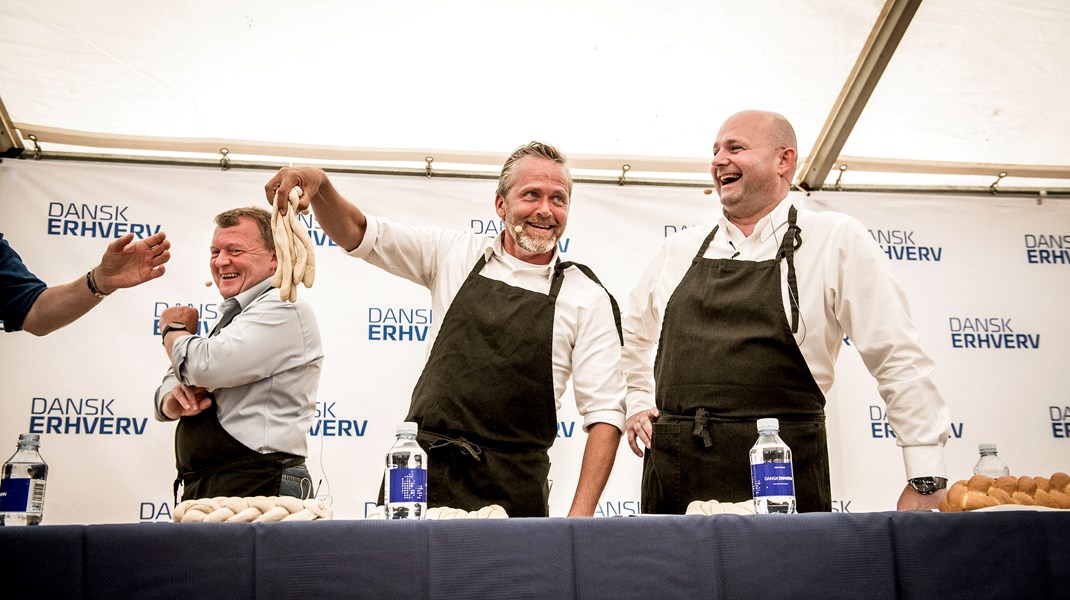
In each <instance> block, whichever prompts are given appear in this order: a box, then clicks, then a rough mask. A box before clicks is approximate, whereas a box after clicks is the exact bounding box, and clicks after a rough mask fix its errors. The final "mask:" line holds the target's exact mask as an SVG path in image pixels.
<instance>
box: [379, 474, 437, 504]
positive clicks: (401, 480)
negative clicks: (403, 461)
mask: <svg viewBox="0 0 1070 600" xmlns="http://www.w3.org/2000/svg"><path fill="white" fill-rule="evenodd" d="M387 502H427V469H405V468H398V469H390V498H388V499H387Z"/></svg>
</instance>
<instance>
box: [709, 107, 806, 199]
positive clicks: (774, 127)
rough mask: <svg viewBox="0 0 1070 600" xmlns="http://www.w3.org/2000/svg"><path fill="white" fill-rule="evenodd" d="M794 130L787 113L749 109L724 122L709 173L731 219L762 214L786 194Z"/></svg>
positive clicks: (792, 168)
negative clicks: (779, 113)
mask: <svg viewBox="0 0 1070 600" xmlns="http://www.w3.org/2000/svg"><path fill="white" fill-rule="evenodd" d="M795 154H796V150H795V134H794V132H793V131H792V130H791V125H790V124H789V123H788V122H787V120H786V119H784V117H781V116H780V115H777V114H775V113H767V112H760V111H745V112H741V113H737V114H735V115H732V116H731V117H729V118H728V120H727V121H725V123H724V125H722V126H721V130H720V132H718V134H717V141H716V142H714V145H713V162H712V163H711V164H710V174H711V175H713V184H714V187H716V188H717V195H718V196H720V198H721V204H722V205H723V206H724V211H725V214H726V215H728V217H729V218H730V219H751V218H754V217H758V218H760V217H761V216H764V215H765V214H766V213H768V212H769V211H770V210H772V208H773V207H774V206H776V204H777V203H778V202H780V201H781V200H782V199H783V198H784V196H785V195H786V194H787V192H788V190H789V189H790V187H791V178H792V176H793V175H794V173H795Z"/></svg>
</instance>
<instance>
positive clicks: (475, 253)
mask: <svg viewBox="0 0 1070 600" xmlns="http://www.w3.org/2000/svg"><path fill="white" fill-rule="evenodd" d="M502 235H504V233H503V234H500V235H499V236H498V237H497V238H495V239H494V240H491V239H490V238H487V237H485V236H477V235H476V234H475V233H474V232H471V231H460V230H450V229H437V228H432V227H420V226H414V225H406V224H402V223H393V222H391V221H388V220H386V219H382V218H375V217H371V216H369V217H368V227H367V231H366V233H365V234H364V240H363V241H362V242H361V244H360V245H359V246H357V247H356V248H355V249H353V251H351V252H349V253H348V254H349V255H350V256H354V257H356V258H363V259H364V260H366V261H367V262H368V263H370V264H372V265H375V266H377V267H379V268H381V269H383V270H385V271H387V272H389V273H391V274H394V275H397V276H399V277H403V278H405V279H408V280H409V281H412V282H414V283H417V284H419V285H422V286H424V287H426V288H428V290H430V291H431V311H432V314H433V315H435V318H434V320H433V322H432V323H431V327H430V329H429V331H428V343H427V351H428V354H430V352H431V348H432V346H433V345H434V343H435V339H436V338H437V337H438V332H439V329H440V328H441V326H442V320H443V319H444V318H445V316H446V313H447V311H448V310H449V307H450V303H452V302H453V299H454V297H456V295H457V292H458V291H459V290H460V289H461V284H463V283H464V281H465V279H467V278H468V274H469V273H470V272H471V271H472V267H474V266H475V264H476V261H477V260H478V259H479V257H480V256H481V255H482V256H485V257H486V260H487V264H486V265H485V266H484V267H483V270H482V271H480V275H482V276H483V277H487V278H490V279H495V280H498V281H502V282H505V283H507V284H509V285H512V286H515V287H519V288H523V289H526V290H530V291H533V292H538V293H540V294H548V293H549V292H550V284H551V278H552V275H553V265H554V263H555V262H556V259H557V254H556V251H555V255H554V260H553V261H551V263H550V264H548V265H533V264H530V263H527V262H524V261H522V260H520V259H518V258H516V257H514V256H512V255H510V254H508V253H506V252H505V251H504V250H503V249H502V237H501V236H502ZM552 358H553V369H554V397H555V401H556V402H557V409H558V410H560V409H561V395H562V394H564V392H565V387H566V385H567V383H568V380H569V377H570V376H571V378H572V391H573V395H574V396H575V399H576V409H577V410H578V411H579V414H580V416H581V417H582V418H583V429H584V431H586V430H587V429H588V428H590V426H591V425H593V424H595V423H609V424H611V425H613V426H615V427H616V428H617V429H619V430H621V431H624V396H625V385H624V376H623V374H622V372H621V369H620V358H621V346H620V338H619V337H618V335H617V326H616V323H615V322H614V319H613V310H612V307H611V305H610V302H609V296H608V295H607V294H606V292H605V290H603V289H602V287H601V286H599V285H598V284H597V283H595V282H594V281H591V280H590V279H588V277H587V276H586V275H584V274H583V273H581V272H579V270H577V269H569V270H568V271H566V272H565V280H564V283H562V285H561V290H560V292H559V293H558V296H557V304H556V307H555V310H554V337H553V357H552Z"/></svg>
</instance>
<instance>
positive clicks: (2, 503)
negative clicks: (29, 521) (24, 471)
mask: <svg viewBox="0 0 1070 600" xmlns="http://www.w3.org/2000/svg"><path fill="white" fill-rule="evenodd" d="M29 506H30V479H29V478H28V477H26V478H23V477H14V478H10V479H5V480H3V481H0V512H26V509H27V508H29Z"/></svg>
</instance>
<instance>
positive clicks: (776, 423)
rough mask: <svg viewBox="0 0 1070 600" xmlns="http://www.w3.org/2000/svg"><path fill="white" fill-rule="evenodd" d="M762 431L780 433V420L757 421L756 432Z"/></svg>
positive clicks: (766, 419) (769, 418)
mask: <svg viewBox="0 0 1070 600" xmlns="http://www.w3.org/2000/svg"><path fill="white" fill-rule="evenodd" d="M764 429H775V430H777V431H780V420H779V419H775V418H773V417H768V418H765V419H758V431H762V430H764Z"/></svg>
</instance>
